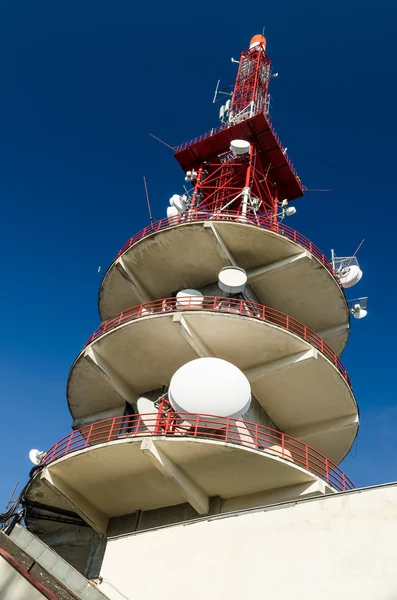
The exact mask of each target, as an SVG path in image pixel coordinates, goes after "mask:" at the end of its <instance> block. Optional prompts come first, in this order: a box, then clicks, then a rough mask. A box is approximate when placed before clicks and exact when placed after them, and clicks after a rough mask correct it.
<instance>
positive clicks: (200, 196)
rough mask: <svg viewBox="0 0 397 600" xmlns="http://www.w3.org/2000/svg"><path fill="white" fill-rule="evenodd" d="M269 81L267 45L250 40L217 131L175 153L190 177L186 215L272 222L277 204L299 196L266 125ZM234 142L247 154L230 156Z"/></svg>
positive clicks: (293, 176)
mask: <svg viewBox="0 0 397 600" xmlns="http://www.w3.org/2000/svg"><path fill="white" fill-rule="evenodd" d="M271 78H272V73H271V61H270V59H269V57H268V55H267V53H266V40H265V38H264V37H263V36H262V35H257V36H254V37H253V38H252V40H251V44H250V48H249V49H248V50H245V51H243V52H242V53H241V56H240V60H239V67H238V73H237V77H236V81H235V85H234V89H233V94H232V98H231V100H228V102H227V103H226V105H225V106H224V107H222V109H221V115H222V118H223V119H224V122H223V123H222V125H221V126H220V127H218V128H217V129H213V130H211V131H210V132H209V133H207V134H204V135H202V136H200V137H198V138H196V139H194V140H192V141H190V142H187V143H185V144H182V145H180V146H178V147H177V148H176V153H175V157H176V159H177V160H178V162H179V164H180V165H181V167H182V169H183V170H184V171H187V172H191V173H192V174H193V176H190V178H191V180H192V182H194V191H193V194H192V196H191V204H190V207H191V209H193V210H198V211H210V212H217V211H223V210H226V209H227V210H228V211H232V212H238V213H240V214H241V215H243V216H246V215H248V214H251V215H258V214H259V215H263V214H264V213H265V214H269V213H271V214H272V215H273V216H274V215H276V214H277V212H278V202H279V199H281V200H284V199H285V200H288V201H289V200H293V199H295V198H298V197H300V196H302V195H303V192H304V187H303V185H302V183H301V181H300V179H299V177H298V176H297V174H296V171H295V169H294V168H293V166H292V164H291V163H290V161H289V159H288V157H287V154H286V149H285V148H283V146H282V145H281V143H280V140H279V138H278V137H277V135H276V133H275V131H274V129H273V127H272V125H271V122H270V118H269V99H270V96H269V91H268V88H269V82H270V79H271ZM236 139H242V140H247V141H248V142H249V143H250V150H249V152H248V153H247V154H244V155H242V156H239V155H237V154H235V153H233V152H231V150H230V143H231V142H232V141H233V140H236Z"/></svg>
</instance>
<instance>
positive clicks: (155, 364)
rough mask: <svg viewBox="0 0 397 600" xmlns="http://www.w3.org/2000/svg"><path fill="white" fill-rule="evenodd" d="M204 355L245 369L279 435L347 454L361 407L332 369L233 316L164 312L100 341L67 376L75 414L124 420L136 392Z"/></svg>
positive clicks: (337, 457) (286, 336)
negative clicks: (118, 417) (115, 416)
mask: <svg viewBox="0 0 397 600" xmlns="http://www.w3.org/2000/svg"><path fill="white" fill-rule="evenodd" d="M199 356H216V357H219V358H223V359H225V360H228V361H230V362H232V363H233V364H235V365H236V366H237V367H239V368H240V369H242V370H243V371H244V372H245V374H246V375H247V377H248V379H249V380H250V383H251V387H252V392H253V394H254V396H255V397H256V399H257V401H258V402H259V403H260V404H261V405H262V406H263V408H264V409H265V411H266V412H267V414H268V415H269V417H270V418H271V419H272V420H273V421H274V423H275V424H276V426H277V428H278V429H279V430H281V431H283V432H284V433H287V434H288V435H291V436H293V437H295V438H298V439H300V440H302V441H304V442H306V443H310V445H311V446H313V447H314V448H315V449H316V450H318V451H319V452H322V453H323V454H325V455H326V456H328V458H330V459H331V460H332V461H334V462H336V463H338V462H340V461H341V460H342V459H343V458H344V457H345V455H346V454H347V452H348V451H349V449H350V447H351V445H352V444H353V441H354V439H355V436H356V433H357V429H358V408H357V404H356V401H355V398H354V395H353V392H352V390H351V388H350V385H349V383H348V381H347V380H346V379H345V377H344V376H343V375H342V373H341V372H340V371H339V370H338V368H337V367H336V366H335V364H334V363H333V362H331V361H330V360H329V359H328V358H327V357H326V356H325V355H324V354H323V353H322V352H321V351H319V350H316V349H315V348H314V347H313V346H312V345H311V344H310V343H309V342H307V341H304V340H303V339H301V338H300V337H298V336H297V335H295V334H293V333H291V332H290V331H289V330H286V329H285V328H282V327H279V326H276V325H273V324H271V323H268V322H263V321H259V320H258V319H255V318H253V317H247V316H242V315H241V314H234V313H221V312H217V311H213V312H209V311H206V310H200V311H178V312H176V313H172V312H171V313H167V312H163V313H161V314H152V315H146V316H141V317H139V318H134V319H132V320H130V321H128V322H126V323H124V324H122V325H119V326H118V327H116V328H115V329H113V330H112V331H109V332H108V333H106V334H104V335H102V336H100V337H98V338H97V339H95V340H94V341H93V342H92V343H91V344H90V345H89V346H87V347H86V348H85V350H83V351H82V352H81V354H80V355H79V356H78V358H77V359H76V361H75V363H74V364H73V366H72V369H71V372H70V374H69V379H68V384H67V397H68V403H69V409H70V411H71V414H72V416H73V417H74V418H75V419H82V418H83V417H87V416H90V415H94V417H93V418H92V419H91V421H94V420H100V419H103V418H106V417H107V416H114V415H116V414H122V411H123V409H124V406H125V402H126V401H128V402H129V403H131V404H133V405H134V403H135V401H136V399H137V397H138V395H139V394H142V393H144V392H148V391H149V390H155V389H158V388H161V387H162V386H167V385H168V384H169V382H170V379H171V377H172V375H173V374H174V373H175V371H176V370H177V369H178V368H179V367H180V366H182V365H183V364H185V363H186V362H188V361H190V360H193V359H195V358H197V357H199ZM106 411H107V414H104V413H106ZM111 411H114V412H113V413H112V412H111ZM117 411H119V412H117ZM95 416H96V418H95Z"/></svg>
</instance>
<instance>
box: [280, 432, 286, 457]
mask: <svg viewBox="0 0 397 600" xmlns="http://www.w3.org/2000/svg"><path fill="white" fill-rule="evenodd" d="M284 450H285V433H282V434H281V456H282V457H283V458H284Z"/></svg>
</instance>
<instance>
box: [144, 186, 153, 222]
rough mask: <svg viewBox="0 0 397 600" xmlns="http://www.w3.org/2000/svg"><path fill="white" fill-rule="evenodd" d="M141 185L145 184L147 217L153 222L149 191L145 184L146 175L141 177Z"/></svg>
mask: <svg viewBox="0 0 397 600" xmlns="http://www.w3.org/2000/svg"><path fill="white" fill-rule="evenodd" d="M143 185H144V186H145V194H146V202H147V208H148V211H149V219H150V222H151V223H153V217H152V209H151V207H150V198H149V192H148V191H147V185H146V177H144V178H143Z"/></svg>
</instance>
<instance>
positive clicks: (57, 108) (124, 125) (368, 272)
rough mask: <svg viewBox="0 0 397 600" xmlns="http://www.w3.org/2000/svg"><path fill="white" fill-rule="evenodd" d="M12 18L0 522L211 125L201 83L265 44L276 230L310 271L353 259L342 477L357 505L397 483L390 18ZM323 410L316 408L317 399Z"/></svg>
mask: <svg viewBox="0 0 397 600" xmlns="http://www.w3.org/2000/svg"><path fill="white" fill-rule="evenodd" d="M251 6H252V8H251V7H250V5H248V4H247V3H244V4H242V3H238V2H235V0H231V2H229V3H227V4H226V3H221V2H218V3H216V4H215V3H213V2H209V1H208V0H203V1H202V2H200V3H199V4H197V5H188V4H186V3H183V2H179V1H177V2H171V3H156V2H154V3H153V2H152V3H139V6H138V7H136V8H133V4H132V2H131V1H130V0H125V1H122V0H113V1H112V2H105V1H103V0H96V1H95V2H93V1H91V0H79V1H78V2H76V1H68V2H66V1H61V0H34V1H32V0H29V1H25V0H14V1H13V2H8V3H6V2H3V3H1V6H0V56H1V63H0V64H1V67H0V198H1V202H2V219H1V236H0V244H1V246H2V248H1V257H2V265H1V276H2V285H1V296H0V303H1V315H2V322H1V346H0V353H1V354H0V377H1V396H2V398H1V402H2V428H1V429H2V435H1V438H0V440H1V442H0V443H1V448H2V468H1V473H2V477H1V480H0V505H3V504H4V503H5V501H6V499H7V497H8V495H9V492H10V491H11V488H12V486H13V484H14V482H15V481H16V480H18V479H19V480H20V481H21V484H22V483H23V482H24V481H25V480H26V478H27V476H28V472H29V469H30V467H31V464H30V463H29V461H28V458H27V453H28V451H29V450H30V449H31V448H33V447H38V448H41V449H46V448H48V447H49V446H50V445H52V444H53V443H54V442H55V441H57V440H58V439H59V438H61V437H62V436H64V435H65V434H67V433H68V432H69V431H70V424H71V419H70V416H69V413H68V410H67V407H66V400H65V387H66V379H67V375H68V370H69V368H70V366H71V364H72V362H73V360H74V358H75V356H76V355H77V354H78V353H79V351H80V349H81V347H82V344H83V343H84V341H85V340H86V338H88V337H89V335H90V334H91V333H92V331H93V330H94V329H96V327H97V326H98V314H97V308H96V303H97V291H98V288H99V284H100V279H101V275H98V273H97V267H98V265H102V270H103V272H104V271H105V269H106V267H107V266H108V265H109V263H110V262H111V261H112V259H113V258H114V256H115V254H116V253H117V251H118V250H119V248H120V247H121V246H122V245H123V244H124V242H125V241H126V240H127V239H128V238H130V237H131V236H132V235H133V234H134V233H135V232H136V231H138V230H139V229H141V228H142V227H143V226H145V225H146V224H147V223H148V216H147V209H146V203H145V197H144V190H143V185H142V176H143V175H145V176H146V178H147V181H148V186H149V191H150V196H151V199H152V205H153V212H154V216H155V217H156V218H162V217H164V216H165V213H166V207H167V205H168V198H169V197H170V195H172V194H173V193H174V192H175V191H179V189H180V185H181V182H182V172H181V171H180V168H179V166H178V164H177V163H176V161H175V159H174V158H173V156H172V152H171V151H169V150H167V148H165V147H164V146H162V145H161V144H159V143H157V142H155V141H153V140H152V139H151V138H150V137H149V136H148V133H149V132H153V133H154V134H156V135H158V136H159V137H161V138H163V139H165V140H166V141H167V142H168V143H170V144H171V145H174V144H177V143H179V142H182V141H185V140H188V139H190V138H192V137H194V136H195V135H198V134H200V133H202V132H205V131H207V130H208V129H210V128H211V127H212V126H214V125H216V123H217V107H214V106H213V105H212V104H211V100H212V94H213V90H214V86H215V84H216V81H217V79H218V78H219V77H220V78H221V82H222V83H224V84H227V83H231V82H232V81H233V79H234V76H235V72H236V70H235V69H236V68H235V65H232V64H231V63H230V57H231V56H234V57H236V58H237V57H238V54H239V52H240V51H241V50H243V49H246V48H247V46H248V43H249V40H250V38H251V36H252V35H253V34H255V33H257V32H260V31H261V30H262V27H263V26H266V36H267V39H268V52H269V55H270V57H271V59H272V60H273V65H274V70H275V71H278V72H279V77H278V79H276V80H274V81H273V82H272V86H271V93H272V105H273V108H272V119H273V122H274V125H275V127H276V130H277V132H278V133H279V135H280V137H281V139H282V141H283V143H284V145H285V146H288V153H289V156H290V157H291V159H292V161H293V163H294V164H295V166H296V168H297V169H298V172H299V175H300V177H301V179H302V181H303V182H304V183H305V184H306V185H307V187H309V188H330V189H332V192H331V193H328V194H315V193H313V194H308V195H307V196H306V197H305V198H304V199H302V200H299V201H297V202H296V206H297V208H298V212H297V214H296V215H295V216H294V217H292V218H291V220H289V222H288V224H289V225H291V226H292V227H294V228H296V229H297V230H298V231H300V232H302V233H303V234H305V235H306V236H308V237H309V238H310V239H312V241H313V242H314V243H316V244H317V245H318V246H319V247H320V248H321V249H322V250H323V251H324V252H325V253H327V254H329V249H330V248H331V247H334V248H336V250H337V253H338V254H340V255H347V254H349V253H352V252H354V250H355V248H356V247H357V246H358V244H359V242H360V241H361V239H362V238H365V243H364V245H363V247H362V249H361V251H360V254H359V258H360V262H361V266H362V268H363V270H364V277H363V279H362V282H360V284H359V285H358V286H356V288H354V290H352V293H351V294H349V297H352V296H354V297H356V296H360V295H368V296H369V299H370V311H369V316H368V317H367V318H366V319H365V320H362V321H354V322H353V323H352V330H351V337H350V342H349V345H348V348H347V349H346V350H345V352H344V354H343V356H342V359H343V362H344V364H345V366H346V367H347V369H348V372H349V374H350V376H351V379H352V382H353V386H354V390H355V392H356V396H357V400H358V402H359V405H360V409H361V430H360V432H359V437H358V441H357V442H356V444H355V446H354V447H353V450H352V452H351V454H350V456H349V457H348V458H347V459H346V460H345V461H344V463H343V468H344V469H345V470H346V472H347V473H348V475H349V476H350V477H351V478H352V479H353V480H354V481H355V483H356V484H357V485H359V486H362V485H371V484H375V483H381V482H386V481H392V480H395V479H397V475H396V471H397V436H396V435H395V430H396V428H397V407H396V403H395V396H396V386H395V372H396V371H395V364H394V359H393V356H394V355H393V347H394V335H395V331H396V327H395V321H394V317H393V308H392V306H393V304H394V301H395V296H396V283H395V278H394V273H395V268H394V262H395V239H396V235H395V230H394V228H395V217H396V201H395V190H394V188H393V185H394V184H393V181H394V179H393V177H394V176H395V175H394V173H395V164H394V163H395V144H396V142H395V140H396V120H395V94H396V84H395V81H396V61H395V42H394V34H395V25H394V23H395V20H396V16H397V8H396V5H395V3H393V2H391V1H388V2H386V1H384V0H381V1H379V2H377V3H376V4H375V3H373V2H368V1H364V2H363V1H361V2H356V1H355V0H350V2H345V1H344V2H341V1H340V0H335V1H334V2H332V3H328V2H327V3H323V2H318V0H311V1H309V0H302V1H300V2H295V1H292V0H284V2H282V3H277V2H272V3H270V2H264V3H259V4H258V5H257V6H255V5H254V4H252V5H251ZM319 394H321V390H319Z"/></svg>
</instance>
